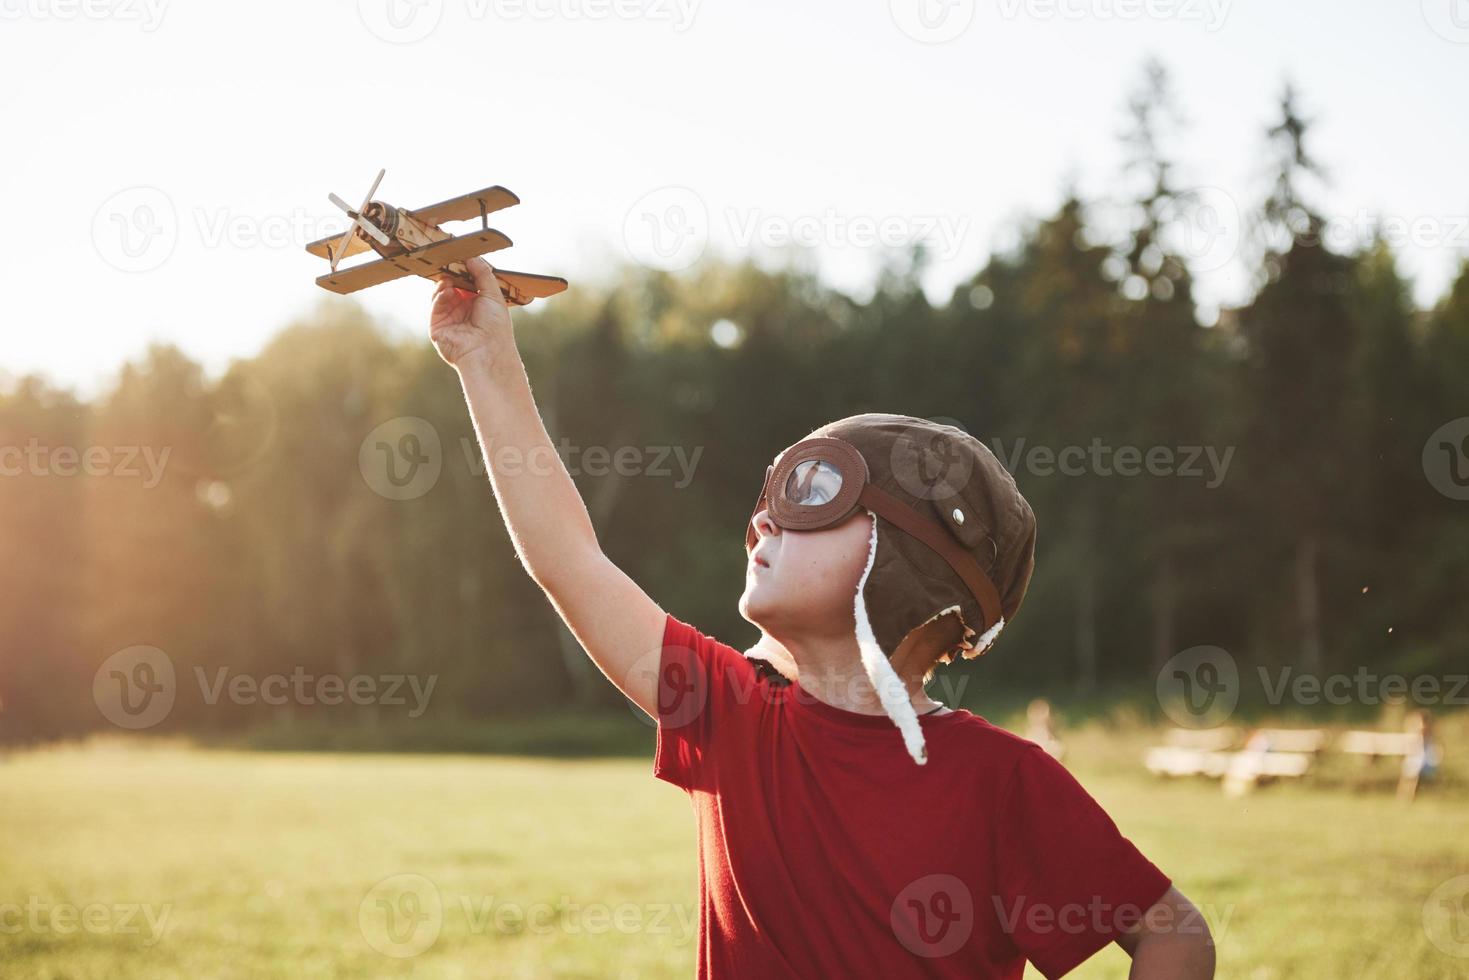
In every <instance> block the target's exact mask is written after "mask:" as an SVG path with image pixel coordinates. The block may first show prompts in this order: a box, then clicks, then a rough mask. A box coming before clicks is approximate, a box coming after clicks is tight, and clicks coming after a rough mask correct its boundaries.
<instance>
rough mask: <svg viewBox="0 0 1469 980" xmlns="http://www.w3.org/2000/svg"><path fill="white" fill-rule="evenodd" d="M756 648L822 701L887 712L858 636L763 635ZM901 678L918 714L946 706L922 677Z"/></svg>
mask: <svg viewBox="0 0 1469 980" xmlns="http://www.w3.org/2000/svg"><path fill="white" fill-rule="evenodd" d="M756 650H757V651H758V655H759V656H760V657H762V658H764V659H766V660H768V661H770V663H771V664H772V665H773V666H774V667H775V669H776V670H778V671H780V672H781V674H782V675H784V676H785V677H786V678H787V679H789V680H793V681H796V682H797V683H799V684H800V685H801V690H803V691H805V692H806V693H808V694H810V695H811V696H812V697H814V698H816V700H818V701H820V702H822V703H823V704H829V705H831V706H832V707H834V708H841V709H843V710H845V711H851V712H855V713H857V714H863V715H882V714H885V712H884V710H883V707H882V701H881V700H879V698H878V696H877V691H876V690H874V689H873V687H872V683H871V681H869V680H868V678H867V672H866V670H865V669H864V668H863V666H862V656H861V654H860V653H859V652H858V649H857V641H856V638H855V637H849V638H844V639H842V640H827V641H822V640H814V639H813V640H807V641H801V642H799V643H798V642H796V641H791V642H789V643H781V642H780V641H778V640H776V639H775V638H774V637H772V636H770V635H769V634H762V635H761V637H760V642H759V643H757V644H756ZM900 676H902V675H900ZM902 681H903V684H904V686H905V687H906V688H907V689H908V699H909V700H910V701H911V702H912V704H913V708H914V710H915V711H917V712H918V713H919V714H922V713H924V712H925V711H932V710H933V709H935V708H942V707H943V706H942V704H941V703H940V702H938V701H935V700H933V699H932V698H930V697H929V696H928V694H927V693H926V692H925V691H924V690H923V681H922V678H918V677H908V676H902Z"/></svg>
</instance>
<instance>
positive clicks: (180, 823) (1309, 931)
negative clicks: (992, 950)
mask: <svg viewBox="0 0 1469 980" xmlns="http://www.w3.org/2000/svg"><path fill="white" fill-rule="evenodd" d="M1458 735H1460V736H1462V735H1463V729H1462V727H1461V728H1459V729H1458ZM1148 737H1149V736H1148V734H1147V733H1145V732H1132V733H1130V734H1129V733H1117V732H1106V731H1104V730H1102V729H1101V728H1095V727H1094V728H1089V729H1088V730H1086V731H1085V732H1082V733H1074V734H1073V736H1072V738H1071V741H1070V744H1071V745H1072V746H1073V750H1072V757H1071V759H1069V760H1068V761H1069V764H1070V765H1071V767H1072V769H1073V771H1075V772H1076V773H1077V775H1078V776H1079V778H1081V780H1082V781H1083V783H1085V784H1086V785H1087V787H1088V788H1089V789H1090V790H1091V791H1092V792H1093V793H1094V794H1095V795H1096V796H1097V797H1098V798H1099V799H1100V800H1101V801H1102V803H1103V804H1104V805H1105V806H1106V807H1107V808H1108V810H1109V811H1110V812H1111V813H1112V814H1113V816H1114V817H1115V818H1116V820H1117V821H1118V823H1119V824H1120V825H1121V826H1122V828H1123V830H1124V832H1126V833H1128V834H1129V836H1131V837H1132V838H1133V839H1134V840H1135V841H1136V842H1137V843H1138V844H1139V845H1140V846H1141V847H1142V848H1143V850H1144V851H1145V852H1147V853H1148V854H1149V855H1150V856H1151V857H1152V858H1153V859H1154V860H1155V861H1156V862H1157V863H1158V864H1159V865H1160V866H1162V867H1163V868H1164V869H1165V870H1166V871H1168V872H1169V873H1171V874H1172V875H1173V876H1174V877H1175V879H1176V880H1177V882H1178V884H1179V885H1180V887H1181V888H1182V889H1183V890H1184V891H1185V892H1186V893H1187V894H1188V895H1189V896H1190V897H1191V898H1193V899H1194V900H1195V902H1196V903H1198V904H1199V905H1200V906H1201V907H1202V908H1203V909H1204V910H1205V914H1206V916H1207V917H1208V919H1209V920H1210V922H1211V924H1212V926H1213V928H1214V931H1215V935H1216V938H1217V939H1218V940H1219V963H1220V971H1219V975H1220V976H1221V977H1223V978H1249V980H1275V978H1295V977H1311V978H1316V977H1319V978H1330V980H1345V978H1358V977H1390V978H1399V977H1400V978H1412V980H1430V978H1439V977H1462V976H1469V958H1459V957H1455V956H1452V955H1450V954H1449V953H1446V952H1444V951H1443V950H1441V949H1440V948H1438V947H1437V946H1436V945H1435V943H1434V941H1433V940H1434V939H1435V938H1438V939H1439V940H1440V943H1442V942H1444V941H1445V940H1444V937H1445V936H1448V937H1449V941H1452V940H1453V939H1454V938H1456V934H1454V933H1452V932H1451V931H1448V930H1451V929H1452V925H1453V924H1452V923H1450V922H1448V920H1446V919H1445V920H1444V921H1443V922H1439V923H1437V924H1435V922H1434V921H1429V922H1428V923H1427V925H1426V924H1425V921H1426V920H1425V901H1426V900H1427V899H1428V898H1429V896H1430V894H1431V893H1433V892H1434V890H1435V888H1437V887H1438V886H1440V885H1441V884H1443V883H1444V882H1447V881H1450V880H1451V879H1453V878H1455V877H1456V876H1458V875H1465V874H1469V802H1466V795H1465V792H1464V790H1463V787H1462V783H1461V782H1460V783H1459V784H1458V785H1455V782H1456V779H1457V777H1454V778H1451V780H1450V785H1448V786H1446V787H1444V788H1443V789H1442V790H1441V791H1440V792H1439V793H1437V794H1434V793H1430V794H1428V795H1427V796H1426V798H1424V799H1421V800H1420V801H1418V802H1417V803H1416V804H1414V805H1412V806H1403V805H1399V804H1398V803H1397V802H1396V801H1395V800H1394V799H1393V798H1392V793H1391V790H1390V788H1384V785H1383V784H1384V782H1386V783H1387V784H1390V779H1386V780H1385V779H1384V778H1374V777H1368V776H1363V775H1359V774H1356V773H1355V771H1352V772H1347V773H1346V774H1345V775H1344V776H1343V775H1338V777H1337V778H1335V779H1332V778H1331V777H1330V775H1329V774H1328V775H1327V777H1325V779H1324V782H1323V784H1322V785H1318V786H1314V787H1310V786H1272V787H1268V788H1266V789H1263V790H1261V791H1260V792H1257V793H1255V794H1254V795H1252V796H1250V797H1247V798H1245V799H1241V800H1229V799H1226V798H1225V797H1224V796H1223V795H1222V794H1221V793H1220V792H1219V789H1218V787H1217V786H1214V785H1211V784H1207V783H1202V782H1200V783H1193V782H1183V783H1169V784H1165V783H1158V782H1155V781H1153V780H1152V779H1150V778H1149V777H1147V775H1146V774H1145V773H1143V772H1142V771H1141V767H1140V765H1138V759H1139V753H1140V750H1141V748H1142V746H1143V745H1144V744H1146V741H1147V739H1148ZM1459 744H1463V743H1462V739H1460V740H1459ZM142 745H143V746H144V747H139V743H137V742H126V743H123V742H118V741H112V742H104V743H95V744H92V745H90V746H87V747H75V746H72V747H63V748H53V749H47V750H34V751H26V752H18V753H12V754H10V755H8V756H6V757H3V759H0V840H3V842H4V844H3V847H0V976H3V977H5V978H7V980H8V978H14V977H28V978H29V977H44V978H58V980H59V978H70V980H83V978H99V980H100V978H108V980H121V978H139V980H141V978H148V980H159V978H190V980H193V978H203V977H239V978H270V977H400V976H402V977H407V976H412V977H464V978H470V977H473V978H495V977H537V978H539V977H598V978H601V977H628V978H631V977H677V978H686V977H689V976H692V973H693V956H694V950H695V928H696V925H695V923H696V921H697V916H696V913H697V907H696V902H697V893H696V876H695V875H696V872H695V855H694V837H693V826H692V819H691V815H690V811H689V806H688V803H687V802H686V800H685V797H684V795H683V794H682V793H681V792H680V791H678V790H677V789H675V788H673V787H671V786H668V785H665V784H663V783H661V782H659V781H657V780H655V779H654V778H653V777H652V775H651V772H650V767H649V764H648V761H647V760H646V759H643V758H635V759H626V758H612V759H586V760H569V759H548V758H531V757H519V758H517V757H501V756H466V755H445V756H435V755H367V754H347V753H341V754H335V753H333V754H326V753H294V752H256V751H225V750H217V749H214V750H208V749H196V748H189V747H186V746H181V745H170V744H168V743H158V742H156V741H155V742H144V743H142ZM1454 748H1455V746H1454V745H1452V744H1451V745H1450V747H1449V749H1450V751H1451V752H1453V751H1454ZM1384 772H1385V770H1384ZM1435 908H1436V906H1435ZM389 911H392V913H393V915H392V918H391V920H390V919H389ZM1465 913H1466V916H1469V909H1465ZM1429 914H1430V920H1431V918H1432V915H1433V914H1434V912H1433V910H1432V909H1430V913H1429ZM435 924H438V926H439V928H438V931H437V933H436V934H435V933H434V925H435ZM1457 938H1460V939H1463V940H1465V941H1466V943H1465V945H1466V951H1469V928H1466V929H1463V930H1461V932H1460V933H1458V934H1457ZM1127 966H1128V961H1127V958H1126V957H1125V956H1124V955H1123V954H1121V953H1120V952H1119V951H1118V950H1116V949H1115V948H1112V949H1109V950H1107V951H1105V952H1104V953H1103V954H1102V955H1100V956H1098V957H1096V958H1095V959H1094V960H1093V961H1091V962H1089V963H1088V964H1086V965H1085V966H1083V967H1082V968H1081V969H1080V970H1078V971H1077V972H1076V973H1075V974H1073V975H1074V976H1078V977H1107V978H1111V977H1125V976H1126V972H1127ZM1028 975H1029V974H1028Z"/></svg>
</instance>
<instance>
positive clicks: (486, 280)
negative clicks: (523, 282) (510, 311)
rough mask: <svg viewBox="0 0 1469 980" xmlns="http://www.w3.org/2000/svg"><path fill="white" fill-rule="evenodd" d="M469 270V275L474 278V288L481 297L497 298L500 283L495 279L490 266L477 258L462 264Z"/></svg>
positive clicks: (493, 271)
mask: <svg viewBox="0 0 1469 980" xmlns="http://www.w3.org/2000/svg"><path fill="white" fill-rule="evenodd" d="M464 265H465V267H466V268H468V269H469V274H470V275H471V276H473V277H474V288H475V289H476V290H478V291H479V294H480V295H481V296H492V297H498V296H499V295H500V281H499V280H498V279H496V278H495V270H494V269H492V268H490V264H489V263H488V262H486V261H485V260H484V259H482V258H480V257H479V256H475V257H474V258H472V259H468V260H466V261H465V263H464Z"/></svg>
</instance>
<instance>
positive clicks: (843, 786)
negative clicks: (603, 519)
mask: <svg viewBox="0 0 1469 980" xmlns="http://www.w3.org/2000/svg"><path fill="white" fill-rule="evenodd" d="M658 695H659V697H658V706H659V721H658V747H657V753H656V758H655V760H654V766H653V772H654V775H656V776H658V777H659V778H660V779H665V780H667V781H668V782H670V783H673V784H674V785H676V786H680V787H682V788H684V789H685V790H687V791H688V793H689V797H690V799H691V800H692V801H693V806H694V813H695V816H696V817H697V820H698V841H699V905H700V924H699V966H698V976H699V977H707V978H711V980H720V978H734V977H738V978H747V977H760V978H762V980H765V978H784V977H799V978H803V980H808V978H816V977H883V978H900V977H964V978H966V980H972V978H975V977H985V978H1006V980H1019V978H1020V977H1021V975H1022V973H1023V971H1024V961H1025V960H1027V959H1028V960H1030V961H1031V962H1032V963H1034V964H1035V965H1036V967H1037V968H1038V969H1039V970H1040V971H1041V972H1042V973H1043V974H1045V975H1046V976H1047V977H1052V978H1054V977H1059V976H1061V975H1062V974H1064V973H1066V972H1067V971H1069V970H1070V969H1072V968H1073V967H1075V966H1076V965H1077V964H1078V963H1080V962H1082V961H1083V960H1085V959H1086V958H1087V957H1089V956H1091V955H1092V954H1093V953H1095V952H1096V951H1097V950H1099V949H1101V948H1102V947H1103V946H1105V945H1107V943H1109V942H1111V941H1112V940H1113V939H1115V938H1116V937H1117V936H1118V935H1119V934H1120V933H1121V932H1122V930H1123V929H1125V928H1127V927H1128V926H1130V925H1131V924H1132V923H1133V922H1135V921H1136V920H1137V918H1138V917H1139V916H1140V915H1141V913H1142V912H1144V911H1146V910H1147V909H1148V908H1149V907H1150V906H1151V905H1152V904H1153V903H1154V902H1156V901H1157V900H1158V899H1159V898H1161V897H1162V896H1163V894H1164V893H1165V892H1166V891H1167V890H1168V887H1169V884H1170V882H1169V880H1168V878H1167V876H1165V875H1164V874H1163V873H1162V872H1161V871H1159V870H1158V869H1157V868H1156V867H1154V866H1153V864H1152V863H1151V862H1150V861H1148V859H1147V858H1145V857H1143V855H1142V854H1141V853H1139V851H1138V850H1137V848H1136V847H1134V846H1133V845H1132V843H1131V842H1130V841H1128V840H1127V838H1125V837H1123V836H1122V835H1121V834H1120V833H1119V832H1118V830H1117V826H1116V825H1115V824H1114V823H1113V822H1112V820H1111V818H1109V817H1108V816H1107V814H1106V812H1105V811H1103V810H1102V808H1101V807H1100V806H1099V805H1098V804H1097V802H1096V801H1095V800H1093V799H1092V798H1091V796H1090V795H1088V793H1087V792H1086V790H1084V789H1082V788H1081V785H1080V784H1078V783H1077V781H1076V780H1075V779H1074V778H1073V777H1072V776H1071V774H1070V773H1068V772H1067V771H1066V770H1065V769H1064V768H1062V766H1061V765H1060V764H1059V763H1058V762H1056V761H1055V760H1053V759H1052V758H1051V757H1050V756H1048V755H1046V754H1045V753H1044V752H1043V751H1041V749H1040V748H1039V747H1037V746H1036V745H1035V744H1034V743H1031V742H1028V741H1026V740H1025V739H1022V738H1020V737H1018V736H1016V735H1012V734H1010V733H1008V732H1005V731H1003V730H1001V729H998V728H996V727H994V726H993V725H991V724H990V723H989V722H987V721H985V720H984V719H983V718H980V717H978V716H977V715H973V714H971V713H969V712H968V711H962V710H959V711H953V712H949V713H941V714H938V715H930V716H928V717H923V718H921V719H920V723H921V724H922V726H923V735H924V738H925V739H926V740H927V743H928V764H927V765H924V766H919V765H917V764H916V763H914V761H913V760H912V758H910V757H909V755H908V753H907V751H906V750H905V749H904V747H903V739H902V736H901V735H900V734H899V732H898V729H897V727H896V726H895V725H894V724H893V723H892V722H891V721H890V720H888V718H887V717H886V716H885V715H864V714H858V713H856V712H851V711H846V710H844V709H841V708H836V707H833V706H832V705H829V704H825V703H823V702H821V701H817V700H816V699H815V698H814V697H812V696H811V695H810V694H809V693H807V692H805V691H803V690H802V689H801V687H800V685H799V684H795V683H791V684H782V683H780V682H779V680H778V678H776V677H773V676H761V675H760V672H757V670H756V667H755V664H754V663H752V662H751V661H750V660H748V659H747V658H745V657H744V656H743V655H742V654H740V652H739V651H737V650H735V649H733V648H732V647H729V646H726V645H725V644H723V643H720V642H719V641H717V640H714V639H712V638H710V637H708V636H705V635H704V634H702V633H700V632H699V631H698V630H696V629H694V628H693V627H692V626H689V625H688V624H687V623H684V622H681V621H680V620H678V619H675V618H674V617H673V616H669V617H668V621H667V623H666V625H665V630H664V635H663V652H662V658H661V666H660V670H659V691H658Z"/></svg>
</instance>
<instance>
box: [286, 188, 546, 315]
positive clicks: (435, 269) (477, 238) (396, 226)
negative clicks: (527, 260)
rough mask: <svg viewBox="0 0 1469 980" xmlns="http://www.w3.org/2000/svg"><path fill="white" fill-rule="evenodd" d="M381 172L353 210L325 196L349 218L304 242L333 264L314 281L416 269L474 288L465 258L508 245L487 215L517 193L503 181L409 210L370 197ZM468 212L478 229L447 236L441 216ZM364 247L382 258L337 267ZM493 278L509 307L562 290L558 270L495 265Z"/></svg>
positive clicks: (379, 278)
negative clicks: (338, 228)
mask: <svg viewBox="0 0 1469 980" xmlns="http://www.w3.org/2000/svg"><path fill="white" fill-rule="evenodd" d="M384 173H386V171H383V170H379V171H378V172H377V179H376V180H374V181H373V182H372V187H371V188H370V189H369V190H368V192H367V196H366V197H364V198H363V199H362V205H361V206H360V207H358V208H356V209H355V210H354V209H353V208H351V207H349V206H348V205H347V202H346V201H344V200H342V199H341V198H340V197H338V196H337V195H335V194H329V195H327V197H328V198H329V199H330V200H331V202H332V203H333V204H335V205H336V206H337V207H339V208H341V209H342V210H343V211H345V212H346V213H347V217H348V218H350V219H351V220H352V223H351V224H350V225H348V226H347V230H346V231H345V232H344V233H342V234H341V235H332V236H331V237H329V238H323V239H321V240H319V241H315V242H312V243H311V244H310V245H307V246H306V251H308V252H310V253H311V254H312V255H319V256H321V257H322V258H324V259H327V260H328V261H330V262H331V264H332V271H331V272H329V273H327V274H326V275H324V276H319V277H317V280H316V284H317V285H318V286H320V287H321V288H323V289H330V290H331V291H332V292H334V293H342V294H346V293H355V292H356V291H357V290H359V289H366V288H367V287H368V286H376V285H378V284H380V283H385V282H390V281H392V280H394V279H400V278H402V277H403V276H411V275H417V276H423V277H424V278H425V279H434V280H440V279H448V280H450V281H451V282H453V283H454V285H456V286H461V287H463V288H465V289H474V288H475V287H474V279H473V277H471V276H470V274H469V270H468V269H467V268H466V267H465V264H464V263H465V260H467V259H470V258H473V257H474V256H476V255H484V254H486V253H488V252H497V251H499V250H500V249H502V248H509V247H510V244H511V242H510V239H508V238H506V237H505V236H504V235H503V234H501V233H500V232H498V231H496V230H495V229H493V228H491V227H490V221H489V214H490V212H491V211H499V210H501V209H502V208H508V207H511V206H513V205H516V204H519V203H520V198H518V197H516V196H515V195H514V194H512V193H511V192H510V191H508V190H506V189H505V188H503V187H498V186H497V187H486V188H485V189H484V190H478V191H474V192H472V193H469V194H463V195H460V196H459V197H451V198H449V200H447V201H440V202H439V203H438V204H430V205H429V206H428V207H426V208H417V209H415V210H412V211H409V210H406V209H404V208H395V207H393V206H392V205H391V204H388V203H387V202H386V201H374V200H373V199H372V195H374V194H376V193H377V188H378V185H379V184H381V183H382V180H383V174H384ZM471 218H479V220H480V227H479V230H478V231H472V232H469V233H468V234H464V235H451V234H449V233H448V232H447V231H444V230H443V229H442V228H440V227H439V225H441V224H443V223H444V222H446V221H467V220H469V219H471ZM369 248H371V249H372V250H373V251H375V252H377V254H378V255H379V256H381V257H380V258H378V259H376V260H374V261H372V262H363V263H361V264H360V265H354V266H349V267H343V268H339V266H340V264H341V261H342V259H344V258H346V257H347V256H349V255H356V254H357V253H358V252H365V251H367V250H368V249H369ZM495 278H496V280H498V281H499V283H500V292H501V293H503V294H504V296H505V302H506V303H508V304H510V305H511V306H525V305H526V304H527V303H529V302H531V301H532V300H536V299H541V298H542V297H546V296H554V295H556V294H557V293H559V292H562V291H563V290H565V289H566V280H565V279H562V278H560V277H559V276H538V275H535V274H534V273H530V272H511V271H510V270H509V269H496V270H495Z"/></svg>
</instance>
